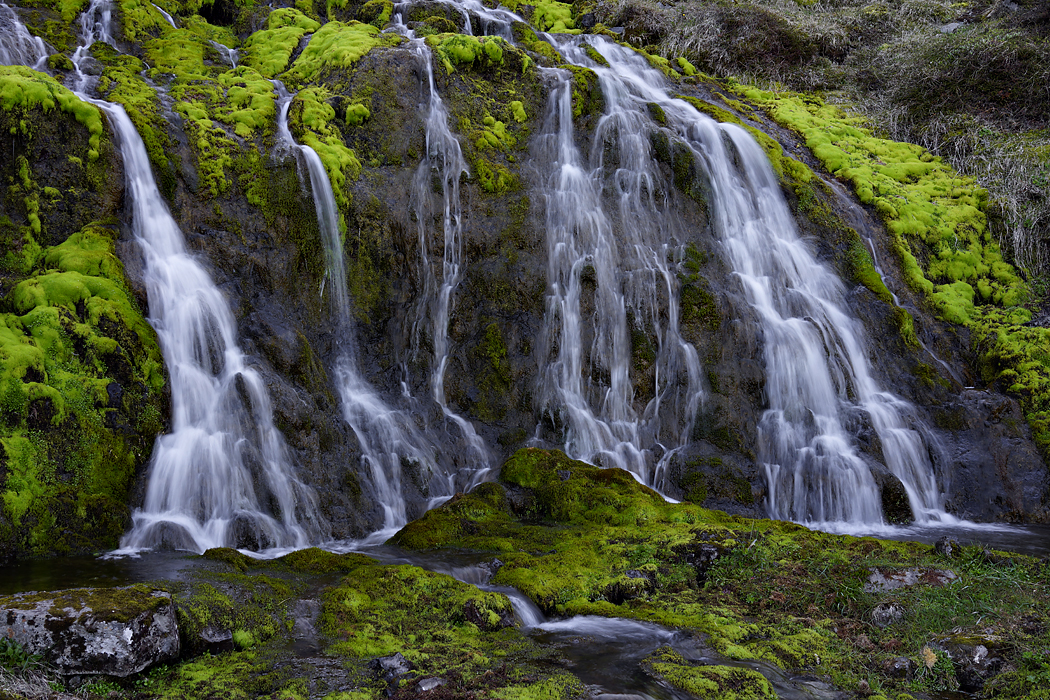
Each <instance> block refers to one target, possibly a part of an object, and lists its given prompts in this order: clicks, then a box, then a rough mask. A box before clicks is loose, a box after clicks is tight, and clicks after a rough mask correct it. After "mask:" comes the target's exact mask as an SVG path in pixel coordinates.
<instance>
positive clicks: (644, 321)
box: [536, 46, 702, 488]
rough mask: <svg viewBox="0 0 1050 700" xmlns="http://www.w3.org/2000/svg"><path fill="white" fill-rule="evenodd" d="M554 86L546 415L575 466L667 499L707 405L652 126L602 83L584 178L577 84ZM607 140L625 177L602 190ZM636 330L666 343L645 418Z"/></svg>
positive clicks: (561, 81)
mask: <svg viewBox="0 0 1050 700" xmlns="http://www.w3.org/2000/svg"><path fill="white" fill-rule="evenodd" d="M559 48H561V49H562V50H566V49H569V51H568V52H567V53H566V59H567V60H578V59H573V58H572V57H571V56H572V53H573V51H572V50H571V49H572V47H569V46H562V47H559ZM553 74H554V76H555V80H556V82H557V84H556V86H555V88H554V90H553V91H552V95H551V98H550V105H549V111H548V115H547V117H546V121H545V124H544V127H543V131H542V134H543V135H542V136H541V138H540V139H539V149H538V153H537V157H536V160H537V162H538V163H539V164H540V166H539V167H540V168H541V170H542V171H543V172H546V173H547V176H546V182H545V184H544V198H545V200H546V221H545V228H546V231H547V252H548V263H547V264H548V282H549V287H548V294H547V302H546V313H545V329H544V335H543V338H541V347H547V348H550V349H551V350H550V357H547V358H543V359H542V360H541V368H540V369H541V380H540V381H541V387H540V396H541V401H542V405H543V407H544V410H545V411H547V412H549V413H552V414H554V415H555V416H556V420H557V421H558V422H560V423H561V424H563V425H564V432H565V436H564V439H565V449H566V452H567V453H568V454H570V455H571V456H573V457H574V458H577V459H583V460H586V461H589V462H594V463H598V464H601V465H602V466H606V467H611V466H615V467H620V468H622V469H626V470H628V471H630V472H631V473H632V474H634V475H635V476H636V477H637V478H638V479H639V480H640V481H642V482H643V483H646V484H649V485H651V486H654V487H656V488H663V487H664V486H665V484H664V480H665V477H666V474H665V468H666V465H667V463H668V462H669V460H670V458H671V456H672V455H673V454H674V451H675V450H676V449H677V448H679V447H680V446H682V445H684V444H685V443H686V442H688V439H689V433H690V431H691V429H692V425H693V422H694V419H695V416H696V410H697V407H698V405H699V402H700V400H701V397H702V390H701V387H702V385H701V379H700V377H701V372H700V363H699V359H698V357H697V354H696V350H695V349H694V348H693V347H692V345H690V344H689V343H686V342H685V341H684V340H682V338H681V336H680V334H679V330H678V319H679V310H678V281H677V276H676V268H675V265H674V263H673V256H674V255H675V254H676V253H677V251H678V249H679V248H680V243H679V242H677V240H676V236H675V230H676V226H677V225H678V224H679V222H677V221H676V220H675V217H674V216H673V214H672V213H671V212H670V210H669V208H668V207H667V206H666V205H667V202H664V201H662V200H661V199H660V198H659V196H658V195H657V194H656V186H655V184H656V183H655V181H654V178H655V175H654V173H653V172H652V171H651V170H650V168H651V167H652V165H653V163H652V159H651V157H650V155H649V152H648V148H649V146H648V132H647V131H646V130H645V129H644V128H643V127H644V126H645V125H646V124H647V121H644V122H643V121H642V120H643V117H642V115H641V113H640V112H639V111H638V109H637V105H632V104H630V102H629V100H627V99H626V96H621V98H620V99H617V93H616V92H615V90H614V88H615V87H616V86H615V85H614V84H612V81H613V79H612V78H611V77H609V76H606V75H604V74H602V79H603V85H602V86H603V89H604V90H605V94H606V99H607V101H608V102H609V111H608V112H607V114H606V115H605V116H604V117H603V118H602V120H601V122H600V123H599V125H598V133H597V135H596V139H595V149H594V154H593V155H592V163H591V164H590V166H587V165H585V164H584V163H583V162H582V157H581V155H580V153H579V151H578V149H577V147H576V144H575V141H574V138H573V123H572V86H571V84H570V76H569V75H568V74H567V72H566V71H554V72H553ZM620 92H621V93H622V92H623V91H622V89H621V90H620ZM643 108H644V105H643ZM606 139H609V140H616V139H618V141H617V143H618V146H619V148H620V163H619V167H618V168H617V169H616V172H615V174H614V175H613V177H612V181H611V182H608V183H605V182H603V181H602V179H601V177H602V173H603V168H604V164H603V163H602V157H603V155H602V147H601V144H602V143H603V142H604V141H605V140H606ZM603 189H609V190H610V191H611V192H613V195H612V197H613V199H615V200H616V204H617V205H618V210H617V211H616V212H615V214H616V216H617V217H618V224H619V225H618V226H616V225H614V222H613V220H612V219H611V218H610V216H608V215H607V212H606V211H605V209H604V205H603V201H602V193H603ZM679 240H680V239H679ZM592 283H593V285H594V314H593V319H592V320H589V321H588V320H586V319H585V318H584V314H583V311H582V309H581V306H582V301H581V298H582V295H583V293H584V289H583V288H584V285H585V284H592ZM629 319H633V321H631V320H629ZM632 322H633V324H634V328H635V329H642V328H644V329H646V330H651V331H652V332H653V333H654V335H655V337H656V341H657V348H656V358H655V360H654V363H655V377H656V381H655V387H654V389H653V396H652V398H651V399H649V400H648V401H647V402H646V404H645V405H644V407H641V410H639V408H638V407H636V396H635V387H634V386H633V384H632V381H631V375H630V369H631V365H632V362H633V357H632V338H631V333H632V327H631V323H632ZM588 323H590V327H587V324H588ZM588 339H589V340H590V342H589V343H588V342H587V341H588ZM588 345H589V347H588ZM588 362H589V364H590V373H589V374H590V376H589V378H588V376H587V365H588ZM596 375H599V377H598V378H597V379H595V376H596Z"/></svg>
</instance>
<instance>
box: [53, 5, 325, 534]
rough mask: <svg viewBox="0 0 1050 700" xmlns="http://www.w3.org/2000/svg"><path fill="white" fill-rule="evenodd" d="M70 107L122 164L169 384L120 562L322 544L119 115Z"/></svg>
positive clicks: (97, 13)
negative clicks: (161, 554) (107, 132)
mask: <svg viewBox="0 0 1050 700" xmlns="http://www.w3.org/2000/svg"><path fill="white" fill-rule="evenodd" d="M109 19H110V7H109V4H108V0H93V2H92V4H91V6H90V7H89V8H88V10H87V11H86V12H85V13H84V16H83V17H82V18H81V28H82V30H83V34H82V38H83V40H84V44H83V45H82V46H81V47H79V48H78V49H77V51H76V52H75V54H74V59H75V61H76V63H75V64H74V65H75V66H76V74H75V76H74V81H75V84H76V85H77V86H80V85H83V84H84V83H85V78H86V76H85V74H84V72H83V70H82V65H81V62H82V61H84V60H85V58H86V56H87V53H86V48H85V47H86V46H90V44H91V43H93V42H95V41H109V42H112V37H111V35H110V30H109ZM77 96H78V97H80V98H81V99H83V100H85V101H88V102H91V103H92V104H94V105H95V106H97V107H98V108H99V109H101V110H102V111H103V112H104V113H105V114H106V117H107V118H108V120H109V123H110V125H111V127H112V128H113V131H114V133H115V135H116V140H117V142H118V144H119V146H120V152H121V156H122V158H123V161H124V174H125V180H126V186H127V201H128V202H129V203H130V205H131V208H132V229H133V232H134V236H135V240H136V242H137V243H138V246H139V249H140V251H141V252H142V256H143V261H144V274H143V278H144V282H145V284H146V291H147V297H148V299H149V312H150V317H149V321H150V324H151V325H152V326H153V327H154V329H155V330H156V332H157V337H158V340H159V342H160V346H161V350H162V352H163V354H164V360H165V364H166V366H167V369H168V373H169V377H170V382H171V384H170V385H171V395H172V432H171V433H169V434H167V435H163V436H160V437H159V438H157V442H156V444H155V445H154V448H153V457H152V460H151V463H150V466H149V473H148V481H147V487H146V497H145V502H144V504H143V506H142V508H141V509H137V510H135V511H134V512H133V513H132V529H131V531H130V532H128V533H127V534H126V535H125V536H124V537H123V538H122V540H121V551H123V552H134V551H137V550H141V549H146V548H154V547H160V546H168V547H173V548H176V549H189V550H194V551H198V552H203V551H204V550H206V549H208V548H210V547H221V546H236V547H242V548H247V549H253V550H260V549H266V548H271V547H282V548H288V547H305V546H306V545H308V544H310V543H311V542H317V541H320V540H322V539H325V538H326V537H327V525H326V524H325V522H324V521H323V519H321V517H320V516H319V515H317V513H316V496H315V495H314V493H313V492H312V491H311V490H310V489H309V488H308V487H306V486H305V485H303V484H302V483H300V482H299V481H298V480H297V479H296V478H295V475H294V473H293V470H292V467H291V463H290V459H289V455H288V450H287V447H286V445H285V442H284V438H283V436H282V435H281V433H280V431H278V430H277V428H276V427H275V426H274V424H273V411H272V407H271V405H270V398H269V395H268V392H267V389H266V384H265V382H264V381H263V378H262V377H261V376H260V375H259V374H258V372H256V371H255V370H254V369H253V368H252V367H250V366H249V365H248V364H247V358H246V357H245V356H244V353H243V352H242V351H241V349H240V348H239V347H238V345H237V334H236V331H237V326H236V322H235V321H234V318H233V314H232V313H231V311H230V308H229V304H228V303H227V301H226V299H225V298H224V297H223V295H222V293H221V292H220V291H219V289H218V288H217V287H216V286H215V283H214V282H213V281H212V280H211V277H210V276H209V275H208V273H207V271H206V270H205V269H204V268H203V267H202V266H201V265H200V264H199V263H198V262H197V261H196V260H195V259H194V257H193V256H192V255H190V253H189V251H188V250H187V249H186V243H185V240H184V238H183V235H182V231H181V230H180V229H179V227H178V224H176V222H175V220H174V219H173V218H172V217H171V214H170V213H169V212H168V207H167V205H166V204H165V202H164V200H163V198H162V197H161V195H160V192H159V191H158V189H157V185H156V182H155V180H154V178H153V172H152V170H151V169H150V164H149V159H148V157H147V155H146V148H145V145H144V144H143V142H142V139H141V137H140V136H139V134H138V132H137V131H136V129H135V126H134V125H133V124H132V123H131V120H130V119H129V118H128V115H127V113H126V112H125V111H124V109H123V107H121V106H120V105H116V104H113V103H109V102H105V101H102V100H95V99H92V98H90V97H89V96H87V95H86V94H84V93H83V92H78V93H77Z"/></svg>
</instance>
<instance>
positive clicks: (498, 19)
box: [394, 0, 525, 41]
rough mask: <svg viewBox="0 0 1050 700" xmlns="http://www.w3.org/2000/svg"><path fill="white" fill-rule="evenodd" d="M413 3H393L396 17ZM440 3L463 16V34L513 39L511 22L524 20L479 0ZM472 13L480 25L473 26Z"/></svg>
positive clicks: (402, 14) (406, 12)
mask: <svg viewBox="0 0 1050 700" xmlns="http://www.w3.org/2000/svg"><path fill="white" fill-rule="evenodd" d="M414 4H415V3H413V2H400V3H395V5H394V14H395V15H397V16H398V17H406V16H407V15H408V12H409V11H410V10H411V8H412V6H413V5H414ZM442 4H445V5H448V6H450V7H454V8H456V10H458V11H459V13H460V14H461V15H462V16H463V32H462V33H463V34H470V35H475V34H476V35H477V36H498V37H502V38H504V39H506V40H507V41H513V34H512V32H511V24H512V23H513V22H524V21H525V20H523V19H522V18H521V17H519V16H518V15H516V14H514V13H513V12H511V11H509V10H507V9H505V8H503V7H497V8H494V9H490V8H488V7H485V6H484V5H483V4H482V3H481V2H480V0H458V1H457V2H445V3H442ZM472 14H473V15H475V16H476V17H477V18H478V24H479V25H480V26H478V27H475V26H474V25H473V22H472V20H471V15H472ZM394 23H395V25H396V24H400V20H398V19H395V20H394ZM406 29H407V28H406ZM476 30H480V31H476Z"/></svg>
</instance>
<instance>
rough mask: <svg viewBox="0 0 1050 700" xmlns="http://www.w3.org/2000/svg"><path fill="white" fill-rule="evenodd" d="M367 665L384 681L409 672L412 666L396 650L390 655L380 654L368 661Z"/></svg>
mask: <svg viewBox="0 0 1050 700" xmlns="http://www.w3.org/2000/svg"><path fill="white" fill-rule="evenodd" d="M368 667H369V668H371V669H372V670H373V671H375V672H376V675H377V676H379V677H380V678H382V679H383V680H386V681H393V680H396V679H398V678H400V677H401V676H403V675H405V674H407V673H408V672H410V671H411V670H412V669H413V668H414V666H413V665H412V662H411V661H409V660H408V659H406V658H405V657H404V656H402V655H401V652H398V653H396V654H394V655H392V656H382V657H380V658H378V659H373V660H372V661H371V662H369V664H368Z"/></svg>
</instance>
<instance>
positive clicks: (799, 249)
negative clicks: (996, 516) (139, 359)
mask: <svg viewBox="0 0 1050 700" xmlns="http://www.w3.org/2000/svg"><path fill="white" fill-rule="evenodd" d="M588 41H590V42H591V44H592V45H593V46H594V48H596V49H597V50H598V51H599V52H600V53H601V54H602V55H603V56H604V57H605V58H606V60H607V61H608V62H609V64H610V67H609V68H602V67H599V66H593V65H592V66H591V67H592V68H593V69H594V70H596V71H597V72H598V73H599V75H600V76H601V77H602V81H603V82H602V85H603V90H604V91H605V95H606V98H607V100H609V101H610V103H611V104H612V105H619V104H625V103H633V104H634V105H635V107H634V108H635V109H636V110H638V111H639V112H640V109H641V107H642V106H644V104H646V103H648V102H653V103H656V104H658V105H660V106H661V107H662V109H663V110H664V113H665V115H666V118H667V124H668V127H669V128H670V129H672V130H673V133H674V135H675V136H676V137H677V138H678V139H680V140H681V141H683V142H684V143H686V144H688V145H689V146H690V147H691V148H692V149H693V152H694V154H695V157H696V159H697V162H698V163H699V164H700V165H701V166H702V167H703V168H704V169H705V170H706V172H707V173H708V176H709V180H710V183H711V188H712V191H713V205H712V208H713V210H714V211H713V218H714V224H715V229H716V233H717V234H718V235H719V236H720V237H721V238H722V241H723V245H724V248H725V254H726V257H727V260H728V262H729V263H730V265H731V266H732V268H733V269H734V271H735V273H736V276H737V278H738V279H739V280H740V283H741V286H742V288H743V292H744V294H745V296H746V298H747V300H748V302H749V303H750V304H751V306H752V307H753V308H754V310H755V311H756V312H757V314H758V316H759V318H760V320H761V324H762V331H763V339H764V352H765V364H766V388H765V390H766V394H767V396H768V400H769V405H770V407H769V409H768V410H767V411H766V412H765V414H764V416H763V418H762V420H761V423H760V426H759V443H760V455H759V459H760V460H761V461H762V462H763V463H764V464H765V468H766V470H767V474H768V479H769V500H768V504H767V505H768V509H769V512H770V515H771V516H772V517H775V518H789V519H793V520H796V521H803V522H810V523H818V524H820V523H856V524H861V523H866V524H879V523H881V522H882V512H881V506H880V502H879V497H878V487H877V486H876V483H875V479H874V477H873V476H872V473H871V470H870V468H869V465H868V463H866V462H865V460H864V459H863V458H862V457H861V456H860V454H859V452H858V451H857V449H856V447H855V445H854V442H853V439H852V436H851V434H850V433H849V431H848V430H847V429H846V427H845V426H846V424H847V423H848V422H850V421H853V420H856V419H857V418H858V417H864V416H866V417H867V419H868V420H870V423H871V425H872V427H873V428H874V430H875V432H876V433H877V434H878V436H879V439H880V441H881V444H882V452H883V457H884V460H885V466H886V467H887V468H888V469H889V470H890V471H891V472H892V473H893V474H894V475H895V476H897V477H898V478H899V479H900V480H901V481H902V482H903V484H904V486H905V488H906V489H907V491H908V494H909V497H910V500H911V505H912V509H913V511H914V513H915V516H916V519H917V520H918V521H919V522H929V521H931V520H941V521H944V520H946V519H948V518H950V516H947V515H946V514H945V513H944V511H943V507H942V502H941V496H940V493H939V491H938V488H937V483H936V478H935V474H934V470H933V467H932V464H931V462H930V458H929V446H928V445H927V444H926V443H924V441H923V439H922V436H921V435H920V433H919V432H918V431H917V430H915V429H913V428H912V427H911V424H917V423H918V418H917V417H916V416H915V415H914V410H913V408H912V406H911V405H910V404H908V403H907V402H906V401H904V400H902V399H900V398H898V397H896V396H894V395H892V394H890V393H889V392H886V391H884V390H882V389H881V388H880V387H879V385H878V383H877V382H876V380H875V379H874V377H872V375H871V368H870V365H869V362H868V358H867V354H866V352H867V351H866V347H867V342H866V339H865V337H864V331H863V328H862V326H861V325H860V323H859V322H858V321H857V320H856V319H854V318H852V317H851V316H850V315H849V314H848V313H847V311H846V310H845V303H844V288H843V285H842V282H841V281H840V280H839V279H838V277H837V276H835V274H834V273H833V272H832V271H831V270H829V269H828V268H827V267H825V266H824V265H822V264H820V263H819V262H817V260H816V259H815V258H814V257H813V254H812V253H811V252H810V250H809V249H808V247H807V246H806V244H805V243H804V242H803V241H802V240H801V239H800V238H799V237H798V234H797V232H796V229H795V223H794V219H793V218H792V216H791V212H790V210H789V209H788V207H787V204H786V203H785V202H784V199H783V196H782V194H781V192H780V187H779V184H778V182H777V180H776V177H775V176H774V174H773V172H772V169H771V167H770V165H769V161H768V160H767V158H766V157H765V154H764V153H763V152H762V150H761V148H760V147H759V146H758V145H757V144H756V143H755V141H754V140H753V139H752V138H751V136H750V135H749V134H748V133H747V132H746V131H745V130H743V129H741V128H740V127H737V126H734V125H731V124H718V123H716V122H714V121H713V120H711V119H710V118H708V117H706V116H705V115H702V114H700V113H699V112H698V111H697V110H695V109H694V108H693V107H692V106H691V105H689V104H687V103H685V102H684V101H680V100H674V99H671V98H669V97H668V96H667V94H666V90H665V88H664V87H663V86H664V80H663V76H662V75H661V74H660V73H659V72H658V71H656V70H654V69H652V68H651V67H650V66H649V65H648V64H647V63H646V62H645V61H644V59H642V58H640V57H639V56H637V55H636V54H635V53H634V52H633V51H631V50H629V49H625V48H623V47H621V46H619V45H616V44H613V43H612V42H609V41H607V40H605V39H604V38H602V37H588ZM567 55H572V53H571V52H568V53H567ZM574 60H579V56H578V55H577V56H576V57H575V59H574ZM612 110H613V107H610V113H611V112H612ZM648 128H649V129H652V128H654V125H652V124H650V126H649V127H648ZM632 133H637V132H636V131H633V130H630V129H628V128H624V129H622V131H621V134H622V135H623V134H627V135H630V134H632ZM621 138H622V136H621ZM621 147H622V146H621Z"/></svg>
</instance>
